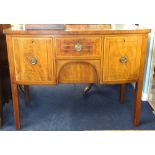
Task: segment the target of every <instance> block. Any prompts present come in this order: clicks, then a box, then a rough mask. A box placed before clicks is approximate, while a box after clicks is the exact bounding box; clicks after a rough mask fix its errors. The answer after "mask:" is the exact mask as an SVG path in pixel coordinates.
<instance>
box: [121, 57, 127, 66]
mask: <svg viewBox="0 0 155 155" xmlns="http://www.w3.org/2000/svg"><path fill="white" fill-rule="evenodd" d="M127 60H128V59H127V57H126V56H121V57H120V59H119V61H120V63H122V64H125V63H126V62H127Z"/></svg>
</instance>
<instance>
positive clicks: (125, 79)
mask: <svg viewBox="0 0 155 155" xmlns="http://www.w3.org/2000/svg"><path fill="white" fill-rule="evenodd" d="M150 31H151V30H150V29H144V28H140V27H138V26H134V27H132V28H123V29H120V28H116V26H115V28H114V27H109V28H108V27H105V28H104V27H96V28H94V27H93V28H92V27H88V26H87V27H86V28H83V29H78V28H77V27H75V29H74V28H73V27H72V29H67V28H66V29H64V30H44V29H42V30H25V29H21V28H19V29H17V30H14V29H11V28H9V29H6V30H5V31H4V33H5V34H6V40H7V47H8V58H9V68H10V76H11V87H12V94H13V96H12V98H13V110H14V118H15V126H16V128H17V129H19V128H20V112H19V99H18V90H17V86H18V85H56V84H58V83H99V84H122V85H123V84H125V83H131V82H135V83H136V88H135V102H134V116H133V124H134V125H135V126H137V125H138V124H139V119H140V111H141V94H142V85H143V77H144V65H145V59H146V51H147V42H148V33H149V32H150Z"/></svg>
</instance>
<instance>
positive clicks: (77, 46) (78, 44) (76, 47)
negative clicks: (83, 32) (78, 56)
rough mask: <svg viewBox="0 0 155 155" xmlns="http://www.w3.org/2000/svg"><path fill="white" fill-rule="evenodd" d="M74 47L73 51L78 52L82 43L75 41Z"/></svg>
mask: <svg viewBox="0 0 155 155" xmlns="http://www.w3.org/2000/svg"><path fill="white" fill-rule="evenodd" d="M74 48H75V51H77V52H80V51H81V50H82V45H81V44H80V43H79V42H77V43H76V44H75V46H74Z"/></svg>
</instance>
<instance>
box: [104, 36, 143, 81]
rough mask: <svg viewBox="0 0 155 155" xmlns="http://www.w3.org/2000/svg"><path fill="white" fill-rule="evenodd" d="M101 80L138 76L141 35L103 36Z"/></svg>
mask: <svg viewBox="0 0 155 155" xmlns="http://www.w3.org/2000/svg"><path fill="white" fill-rule="evenodd" d="M104 41H105V45H104V60H103V81H126V80H127V81H128V80H137V79H138V76H139V68H140V59H141V45H142V37H141V36H139V37H138V36H136V35H130V36H113V37H112V36H111V37H105V40H104Z"/></svg>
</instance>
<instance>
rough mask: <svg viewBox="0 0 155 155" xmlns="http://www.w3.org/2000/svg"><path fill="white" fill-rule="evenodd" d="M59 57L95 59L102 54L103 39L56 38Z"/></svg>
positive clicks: (81, 37)
mask: <svg viewBox="0 0 155 155" xmlns="http://www.w3.org/2000/svg"><path fill="white" fill-rule="evenodd" d="M55 51H56V56H57V57H74V56H76V58H77V57H78V56H79V57H87V58H88V57H95V56H98V57H99V56H100V54H101V37H96V36H75V37H74V36H65V37H57V38H55Z"/></svg>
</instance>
